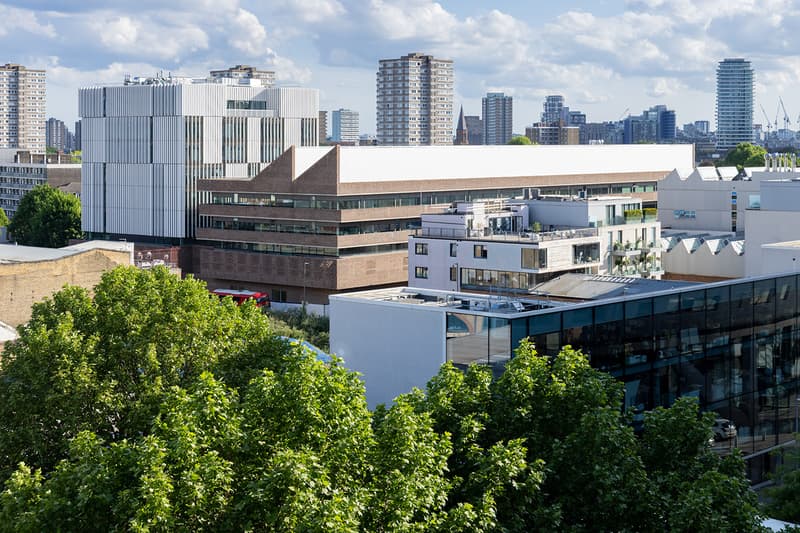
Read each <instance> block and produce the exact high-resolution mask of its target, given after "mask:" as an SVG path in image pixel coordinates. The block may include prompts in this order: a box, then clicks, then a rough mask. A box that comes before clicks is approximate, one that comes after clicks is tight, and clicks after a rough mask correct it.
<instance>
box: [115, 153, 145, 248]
mask: <svg viewBox="0 0 800 533" xmlns="http://www.w3.org/2000/svg"><path fill="white" fill-rule="evenodd" d="M152 189H153V167H152V165H143V164H125V163H122V164H108V165H107V166H106V196H105V198H106V231H107V232H108V233H118V234H129V235H152V234H153V194H152Z"/></svg>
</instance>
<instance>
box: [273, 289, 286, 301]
mask: <svg viewBox="0 0 800 533" xmlns="http://www.w3.org/2000/svg"><path fill="white" fill-rule="evenodd" d="M272 301H273V302H285V301H287V300H286V291H285V290H284V289H272Z"/></svg>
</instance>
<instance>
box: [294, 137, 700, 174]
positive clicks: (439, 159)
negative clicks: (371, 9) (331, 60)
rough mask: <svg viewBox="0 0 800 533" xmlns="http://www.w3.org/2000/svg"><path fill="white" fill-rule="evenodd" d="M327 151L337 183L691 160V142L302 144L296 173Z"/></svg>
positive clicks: (603, 170) (625, 168) (643, 167)
mask: <svg viewBox="0 0 800 533" xmlns="http://www.w3.org/2000/svg"><path fill="white" fill-rule="evenodd" d="M330 150H339V181H340V183H359V182H374V181H398V180H404V181H405V180H428V179H465V178H467V179H469V178H507V177H528V176H553V175H587V174H626V173H637V172H638V173H642V172H663V173H667V172H670V171H672V170H673V169H675V168H686V167H691V166H692V165H693V162H694V151H693V147H692V145H690V144H641V145H624V144H618V145H610V144H609V145H569V146H566V145H562V146H544V145H543V146H538V145H537V146H508V145H505V146H338V147H330V148H328V147H302V148H297V149H296V151H295V175H296V176H299V175H301V174H302V173H303V172H305V171H306V170H308V169H309V168H310V167H311V166H312V165H313V164H314V163H316V162H317V161H319V160H320V159H321V158H322V157H323V156H324V155H326V154H327V153H328V152H329V151H330Z"/></svg>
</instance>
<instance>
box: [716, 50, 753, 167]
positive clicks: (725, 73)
mask: <svg viewBox="0 0 800 533" xmlns="http://www.w3.org/2000/svg"><path fill="white" fill-rule="evenodd" d="M754 84H755V76H754V74H753V68H752V67H751V66H750V62H749V61H747V60H746V59H742V58H733V59H725V60H723V61H720V62H719V66H717V150H720V151H723V150H725V151H727V150H730V149H731V148H734V147H735V146H736V145H737V144H739V143H741V142H752V140H753V93H754V90H753V86H754Z"/></svg>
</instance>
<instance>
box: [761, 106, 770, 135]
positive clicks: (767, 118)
mask: <svg viewBox="0 0 800 533" xmlns="http://www.w3.org/2000/svg"><path fill="white" fill-rule="evenodd" d="M758 105H759V106H761V112H762V113H764V119H766V121H767V135H769V132H770V130H771V129H772V122H770V121H769V117H768V116H767V110H766V109H764V106H763V105H762V104H758Z"/></svg>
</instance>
